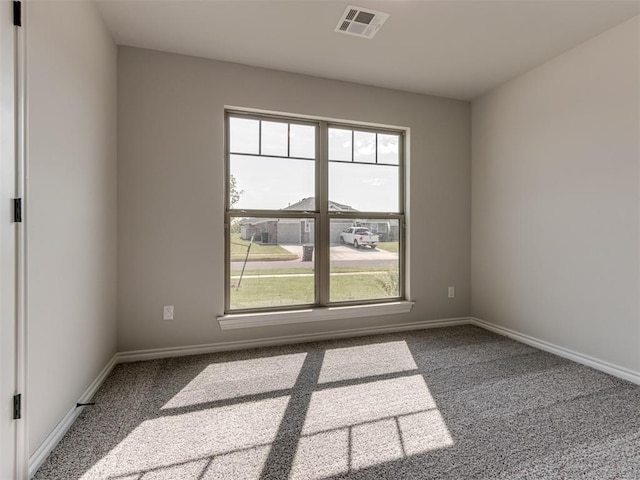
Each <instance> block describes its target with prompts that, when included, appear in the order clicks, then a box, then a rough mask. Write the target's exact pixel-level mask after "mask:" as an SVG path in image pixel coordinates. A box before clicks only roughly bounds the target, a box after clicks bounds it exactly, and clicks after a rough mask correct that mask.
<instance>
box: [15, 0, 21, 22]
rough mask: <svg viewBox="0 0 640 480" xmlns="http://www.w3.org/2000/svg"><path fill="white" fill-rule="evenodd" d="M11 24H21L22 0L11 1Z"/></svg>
mask: <svg viewBox="0 0 640 480" xmlns="http://www.w3.org/2000/svg"><path fill="white" fill-rule="evenodd" d="M13 24H14V25H15V26H16V27H21V26H22V2H16V1H14V2H13Z"/></svg>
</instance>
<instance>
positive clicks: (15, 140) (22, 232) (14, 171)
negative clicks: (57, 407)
mask: <svg viewBox="0 0 640 480" xmlns="http://www.w3.org/2000/svg"><path fill="white" fill-rule="evenodd" d="M20 6H21V9H22V12H21V13H22V19H21V20H22V22H21V23H22V25H24V17H25V13H26V12H25V7H26V2H21V5H20ZM25 39H26V34H25V28H24V27H23V26H22V27H21V26H14V2H10V1H5V0H0V59H2V61H1V62H0V68H1V70H0V112H1V113H0V127H1V133H0V202H1V203H0V264H1V270H0V271H1V277H0V280H1V281H0V306H1V308H0V312H1V315H0V328H1V330H2V332H3V335H2V338H1V339H0V362H1V363H2V369H1V371H0V393H1V395H2V398H1V399H0V405H2V413H1V415H2V419H1V420H0V445H2V450H3V453H2V454H1V455H0V477H3V478H4V477H5V476H7V475H9V476H8V478H17V479H22V478H27V477H28V471H29V470H28V463H29V460H28V458H29V448H28V439H27V421H26V418H25V417H26V415H25V413H26V409H25V406H26V400H27V395H26V386H27V365H26V359H27V355H26V353H27V349H26V347H27V335H26V333H27V329H26V306H27V304H26V286H27V281H26V215H25V213H26V145H27V144H26V125H27V123H26V112H27V110H26V106H27V103H26V102H27V97H26V91H27V89H26V61H25V60H26V57H25V54H26V43H25ZM16 198H20V199H22V217H23V218H22V221H21V222H16V221H15V218H14V199H16ZM16 394H20V395H21V400H22V402H21V403H22V405H21V418H20V419H19V420H14V419H13V397H14V395H16ZM5 406H6V408H5Z"/></svg>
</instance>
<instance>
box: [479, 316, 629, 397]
mask: <svg viewBox="0 0 640 480" xmlns="http://www.w3.org/2000/svg"><path fill="white" fill-rule="evenodd" d="M469 320H470V321H469V323H470V324H471V325H476V326H478V327H481V328H484V329H486V330H489V331H491V332H494V333H497V334H499V335H504V336H506V337H509V338H512V339H514V340H517V341H518V342H521V343H525V344H527V345H530V346H532V347H535V348H538V349H540V350H544V351H545V352H549V353H553V354H555V355H558V356H559V357H563V358H566V359H568V360H572V361H574V362H576V363H580V364H582V365H586V366H587V367H591V368H595V369H596V370H600V371H601V372H604V373H608V374H609V375H613V376H614V377H618V378H622V379H623V380H628V381H629V382H633V383H635V384H638V385H640V372H636V371H633V370H630V369H628V368H625V367H620V366H618V365H614V364H613V363H609V362H605V361H604V360H599V359H597V358H594V357H590V356H589V355H584V354H582V353H578V352H574V351H573V350H569V349H568V348H564V347H559V346H558V345H554V344H553V343H549V342H545V341H544V340H539V339H537V338H534V337H531V336H529V335H525V334H523V333H518V332H516V331H514V330H511V329H508V328H504V327H501V326H499V325H495V324H493V323H490V322H487V321H486V320H481V319H479V318H475V317H471V318H470V319H469Z"/></svg>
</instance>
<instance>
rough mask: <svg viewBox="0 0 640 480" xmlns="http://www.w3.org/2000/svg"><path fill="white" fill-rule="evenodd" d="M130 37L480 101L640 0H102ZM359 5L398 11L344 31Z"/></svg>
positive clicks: (115, 29)
mask: <svg viewBox="0 0 640 480" xmlns="http://www.w3.org/2000/svg"><path fill="white" fill-rule="evenodd" d="M98 3H99V6H100V10H101V11H102V14H103V16H104V18H105V21H106V23H107V25H108V27H109V28H110V29H111V31H112V33H113V36H114V39H115V41H116V42H117V43H118V44H121V45H131V46H136V47H144V48H150V49H155V50H163V51H167V52H173V53H181V54H186V55H194V56H199V57H206V58H212V59H216V60H224V61H229V62H236V63H243V64H246V65H254V66H259V67H266V68H272V69H277V70H284V71H289V72H297V73H304V74H308V75H315V76H320V77H326V78H333V79H338V80H347V81H352V82H357V83H363V84H368V85H376V86H380V87H387V88H394V89H399V90H406V91H410V92H418V93H426V94H433V95H439V96H444V97H450V98H457V99H464V100H470V99H473V98H475V97H477V96H478V95H480V94H482V93H484V92H486V91H488V90H490V89H492V88H493V87H496V86H497V85H500V84H501V83H503V82H505V81H506V80H509V79H510V78H513V77H515V76H517V75H518V74H520V73H523V72H525V71H527V70H529V69H531V68H533V67H535V66H536V65H539V64H541V63H542V62H544V61H546V60H548V59H550V58H552V57H554V56H556V55H558V54H560V53H562V52H564V51H566V50H568V49H570V48H572V47H574V46H576V45H579V44H580V43H582V42H584V41H585V40H588V39H589V38H592V37H594V36H596V35H598V34H599V33H601V32H603V31H605V30H607V29H608V28H611V27H613V26H615V25H617V24H619V23H622V22H623V21H625V20H626V19H629V18H631V17H633V16H635V15H637V14H638V13H639V12H640V0H526V1H523V0H395V1H392V0H385V1H381V0H352V1H349V0H345V1H336V0H286V1H285V0H200V1H194V0H100V1H99V2H98ZM348 4H352V5H356V6H361V7H366V8H371V9H374V10H379V11H382V12H386V13H389V14H391V17H390V18H389V20H387V22H386V23H385V25H384V26H383V27H382V29H381V30H380V31H379V32H378V34H377V35H376V36H375V37H374V38H373V39H372V40H368V39H364V38H357V37H352V36H349V35H343V34H338V33H335V32H334V31H333V30H334V28H335V26H336V23H337V22H338V19H339V18H340V15H341V14H342V12H343V11H344V9H345V7H346V6H347V5H348Z"/></svg>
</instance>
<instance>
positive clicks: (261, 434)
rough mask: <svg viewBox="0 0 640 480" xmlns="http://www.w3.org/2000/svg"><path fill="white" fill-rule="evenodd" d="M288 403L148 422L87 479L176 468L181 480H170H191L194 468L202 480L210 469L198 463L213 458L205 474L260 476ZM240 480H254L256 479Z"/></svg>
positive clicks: (264, 402)
mask: <svg viewBox="0 0 640 480" xmlns="http://www.w3.org/2000/svg"><path fill="white" fill-rule="evenodd" d="M288 401H289V397H288V396H283V397H277V398H270V399H266V400H261V401H256V402H247V403H240V404H237V405H233V406H225V407H219V408H212V409H207V410H198V411H195V412H189V413H184V414H179V415H167V416H162V417H158V418H154V419H152V420H146V421H144V422H142V423H141V424H140V425H139V426H138V427H137V428H135V429H134V430H133V431H132V432H131V433H130V434H129V435H128V436H127V437H126V438H125V439H124V440H123V441H121V442H120V443H119V444H118V445H117V446H116V447H115V448H113V449H112V450H111V451H110V452H109V454H107V455H106V456H105V457H103V458H102V459H101V460H100V461H99V462H97V463H96V464H95V465H93V466H92V468H91V469H90V470H89V471H88V472H87V473H86V475H85V476H86V477H87V478H106V477H102V476H101V475H100V473H101V472H110V473H111V475H113V474H114V473H115V474H116V475H120V476H126V475H131V474H134V473H143V472H146V473H145V475H144V478H145V479H146V478H147V475H149V474H150V473H152V472H157V473H156V474H159V473H160V472H163V471H166V472H170V469H172V468H175V469H177V470H179V471H181V472H182V473H181V475H177V476H171V475H169V476H168V477H167V478H191V476H190V475H189V473H188V470H189V469H190V468H191V467H192V466H193V468H196V466H195V464H197V465H200V469H199V470H198V475H199V474H200V473H201V472H202V471H203V468H204V467H206V463H205V464H204V465H202V464H201V463H200V460H202V459H207V458H212V457H216V458H214V459H213V460H212V462H211V464H210V465H209V468H208V469H207V471H212V472H215V471H227V470H228V469H229V468H240V469H245V470H250V471H252V472H254V473H255V472H258V473H259V472H260V470H261V469H262V467H263V463H264V460H266V455H267V454H268V451H269V448H270V445H271V444H272V443H273V441H274V440H275V438H276V434H277V432H278V428H279V426H280V424H281V422H282V419H283V416H284V412H285V410H286V408H287V403H288ZM265 452H266V453H265ZM256 453H258V454H259V455H256ZM236 454H237V455H236ZM224 455H229V456H227V457H226V458H225V457H224ZM242 459H245V460H247V461H244V460H242ZM260 459H262V460H260ZM237 460H241V461H239V462H236V461H237ZM246 473H251V472H245V474H246ZM241 477H242V478H252V475H248V476H247V475H242V476H241ZM241 477H237V478H241ZM195 478H198V477H197V476H196V477H195ZM217 478H222V477H217Z"/></svg>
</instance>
